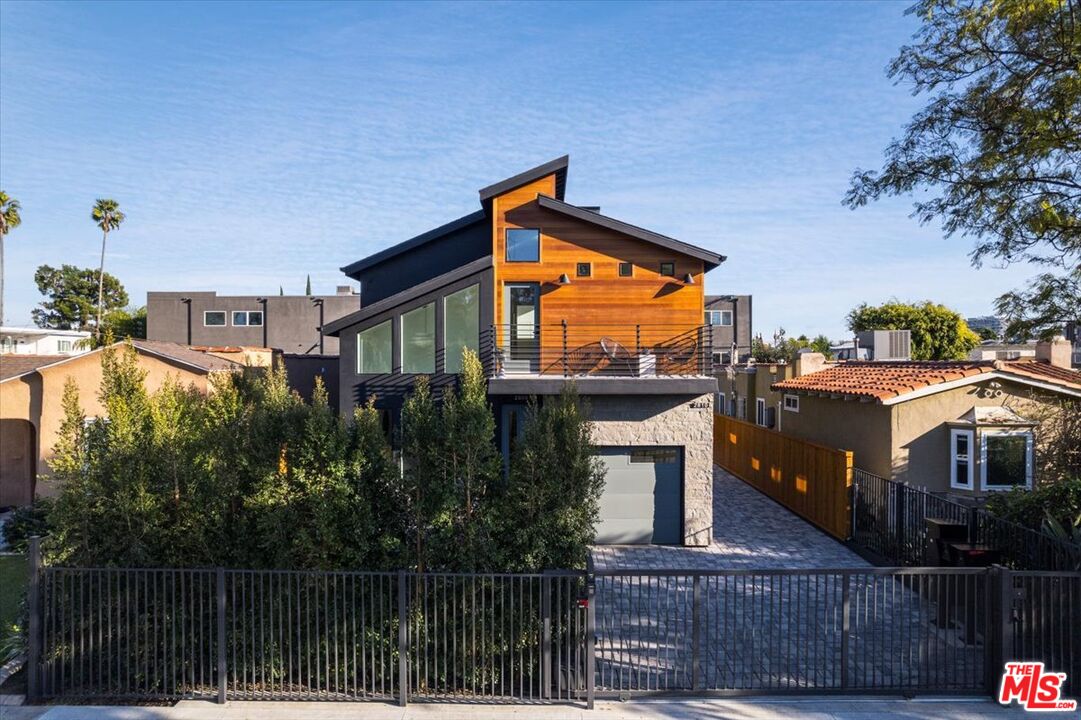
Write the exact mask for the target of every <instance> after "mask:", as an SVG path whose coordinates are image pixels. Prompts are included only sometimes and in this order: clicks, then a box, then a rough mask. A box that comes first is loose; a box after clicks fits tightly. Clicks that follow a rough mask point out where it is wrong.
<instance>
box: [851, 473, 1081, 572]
mask: <svg viewBox="0 0 1081 720" xmlns="http://www.w3.org/2000/svg"><path fill="white" fill-rule="evenodd" d="M928 518H935V519H940V520H948V521H951V522H955V523H961V524H963V525H965V526H966V527H967V538H968V540H969V542H971V543H974V544H979V545H985V546H987V547H989V548H995V549H996V550H998V551H999V552H1001V562H1002V563H1003V564H1004V565H1006V566H1008V567H1011V568H1014V569H1017V570H1062V571H1077V570H1081V545H1076V544H1073V543H1070V542H1066V541H1063V540H1059V539H1057V538H1055V537H1052V536H1050V535H1047V534H1045V533H1042V532H1039V531H1037V530H1032V529H1031V528H1027V527H1025V526H1023V525H1019V524H1017V523H1014V522H1010V521H1008V520H1003V519H1001V518H996V517H995V516H993V515H991V514H990V513H989V512H987V511H986V510H983V509H980V508H976V507H972V506H968V505H963V504H961V503H958V502H954V501H952V500H948V499H946V498H944V497H940V496H938V495H934V494H932V493H929V492H927V491H926V490H922V489H920V488H915V487H910V486H908V485H905V484H904V483H899V482H895V481H893V480H887V479H885V478H882V477H879V476H877V475H873V474H872V473H869V472H867V471H865V470H860V469H858V468H857V469H854V470H853V473H852V539H853V541H854V542H855V543H856V544H857V545H860V546H863V547H865V548H867V549H868V550H871V551H872V552H874V553H876V554H877V555H879V556H881V557H884V558H886V560H887V562H889V563H891V564H898V565H909V566H924V565H929V564H931V557H930V555H929V553H930V551H931V548H932V540H931V538H930V536H929V535H928V528H927V519H928Z"/></svg>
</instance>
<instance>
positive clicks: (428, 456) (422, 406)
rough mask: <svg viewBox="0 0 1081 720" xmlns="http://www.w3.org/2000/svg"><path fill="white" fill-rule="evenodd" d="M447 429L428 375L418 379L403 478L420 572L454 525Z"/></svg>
mask: <svg viewBox="0 0 1081 720" xmlns="http://www.w3.org/2000/svg"><path fill="white" fill-rule="evenodd" d="M443 438H444V435H443V428H442V422H441V418H440V416H439V411H438V409H437V408H436V405H435V400H434V399H433V398H432V393H431V389H430V388H429V386H428V377H427V376H426V375H419V376H417V380H416V385H415V386H414V388H413V392H412V394H411V395H410V396H409V397H408V398H406V400H405V403H404V405H403V406H402V466H403V467H402V477H401V491H400V495H401V497H402V498H403V499H404V500H405V504H406V508H407V514H408V533H409V536H410V557H411V558H412V561H413V563H414V564H415V566H416V567H417V569H418V570H420V571H421V572H423V571H424V570H425V569H430V568H431V565H432V563H430V562H429V554H430V549H429V546H430V545H431V544H432V539H433V537H435V536H437V535H439V534H444V535H445V533H446V531H447V527H448V524H449V522H450V512H451V510H450V502H451V497H450V488H449V487H448V483H447V480H446V476H445V474H444V469H445V468H444V467H442V449H443V445H442V442H443Z"/></svg>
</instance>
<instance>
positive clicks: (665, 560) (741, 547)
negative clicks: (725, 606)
mask: <svg viewBox="0 0 1081 720" xmlns="http://www.w3.org/2000/svg"><path fill="white" fill-rule="evenodd" d="M593 562H594V565H595V566H596V568H597V569H598V570H616V569H631V570H643V569H649V570H671V569H680V570H727V569H733V568H839V567H869V564H868V563H867V562H866V561H865V560H864V559H863V558H861V557H860V556H859V555H857V554H856V553H854V552H852V551H851V550H849V549H848V548H846V547H845V546H844V545H843V544H841V543H840V542H838V541H837V540H834V539H833V538H832V537H830V536H829V535H827V534H826V533H824V532H822V531H821V530H819V529H818V528H816V527H815V526H814V525H812V524H811V523H809V522H807V521H806V520H804V519H803V518H801V517H799V516H798V515H796V514H795V513H792V512H790V511H789V510H787V509H786V508H785V507H784V506H783V505H780V504H778V503H776V502H774V501H773V500H771V499H770V498H768V497H766V496H765V495H763V494H762V493H760V492H758V491H757V490H755V489H754V488H753V487H751V486H750V485H748V484H747V483H745V482H743V481H742V480H740V479H738V478H736V477H734V476H732V475H730V474H729V473H727V472H725V471H724V470H722V469H721V468H719V467H714V468H713V543H712V544H711V545H710V546H709V547H704V548H687V547H663V546H657V545H601V546H597V547H595V548H594V549H593Z"/></svg>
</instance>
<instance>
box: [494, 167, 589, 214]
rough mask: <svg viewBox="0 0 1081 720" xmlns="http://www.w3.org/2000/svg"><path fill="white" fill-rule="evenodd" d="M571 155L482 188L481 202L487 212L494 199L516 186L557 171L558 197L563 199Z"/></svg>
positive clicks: (518, 186)
mask: <svg viewBox="0 0 1081 720" xmlns="http://www.w3.org/2000/svg"><path fill="white" fill-rule="evenodd" d="M570 161H571V158H570V155H564V156H562V157H557V158H556V159H555V160H549V161H548V162H546V163H544V164H543V165H538V166H537V167H535V168H530V169H529V170H526V171H525V172H521V173H518V174H517V175H515V176H513V177H509V178H507V179H506V180H500V181H499V182H497V183H495V184H494V185H489V186H488V187H485V188H481V189H480V204H481V205H483V206H484V211H485V213H487V212H488V210H490V209H491V206H492V199H493V198H495V197H497V196H499V195H502V194H504V193H508V192H510V191H511V190H514V189H515V188H520V187H521V186H523V185H527V184H529V183H531V182H534V181H536V180H540V179H541V178H543V177H547V176H548V175H551V174H553V173H555V176H556V197H557V198H559V199H560V200H562V199H563V194H564V192H566V189H567V166H568V165H570Z"/></svg>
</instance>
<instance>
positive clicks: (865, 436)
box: [778, 395, 892, 477]
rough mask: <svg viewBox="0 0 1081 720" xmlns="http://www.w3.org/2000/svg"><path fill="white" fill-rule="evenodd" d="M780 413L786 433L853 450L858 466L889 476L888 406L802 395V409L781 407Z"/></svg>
mask: <svg viewBox="0 0 1081 720" xmlns="http://www.w3.org/2000/svg"><path fill="white" fill-rule="evenodd" d="M778 414H779V415H781V431H782V432H783V433H784V434H785V435H791V436H793V437H797V438H801V439H803V440H810V441H811V442H815V443H818V444H819V445H825V446H827V447H832V448H838V449H841V450H851V451H852V463H853V465H854V466H855V467H857V468H861V469H863V470H867V471H869V472H872V473H874V474H876V475H882V476H883V477H889V475H890V471H891V460H890V459H891V457H892V452H891V445H890V436H891V430H890V409H889V408H888V407H884V406H882V405H878V404H876V403H864V402H860V401H858V400H848V401H845V400H841V399H831V398H828V397H817V396H810V395H800V398H799V412H791V411H789V410H781V411H780V413H778Z"/></svg>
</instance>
